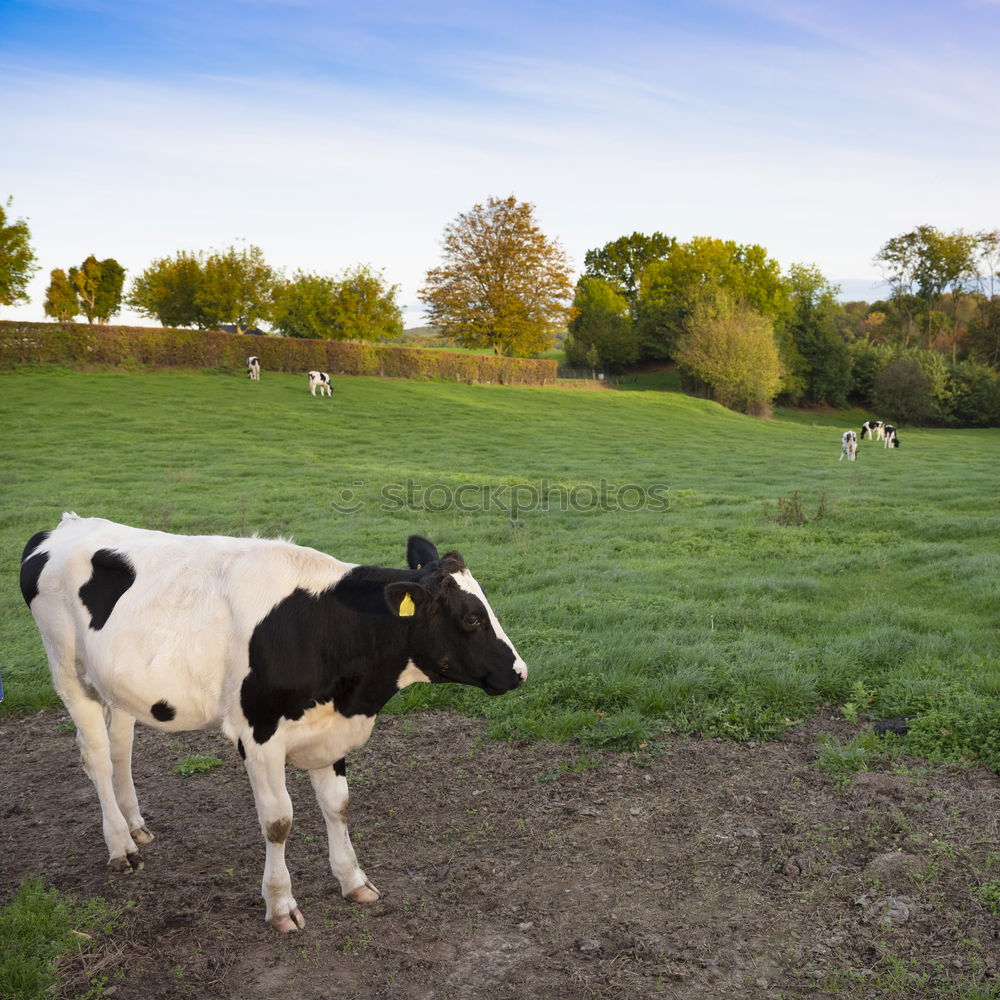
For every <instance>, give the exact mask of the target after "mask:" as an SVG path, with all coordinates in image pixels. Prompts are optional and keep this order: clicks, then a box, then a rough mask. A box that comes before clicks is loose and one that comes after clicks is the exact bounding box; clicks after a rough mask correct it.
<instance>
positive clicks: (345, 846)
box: [309, 759, 381, 903]
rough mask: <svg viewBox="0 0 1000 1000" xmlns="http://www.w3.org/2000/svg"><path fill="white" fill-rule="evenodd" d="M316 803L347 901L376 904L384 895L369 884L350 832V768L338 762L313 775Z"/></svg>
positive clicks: (331, 860)
mask: <svg viewBox="0 0 1000 1000" xmlns="http://www.w3.org/2000/svg"><path fill="white" fill-rule="evenodd" d="M309 777H310V779H311V780H312V786H313V789H314V790H315V792H316V800H317V801H318V802H319V807H320V809H322V811H323V818H324V819H325V820H326V837H327V841H328V842H329V845H330V869H331V870H332V871H333V874H334V875H335V876H336V878H337V881H338V882H340V891H341V892H342V893H343V895H344V898H345V899H349V900H351V901H352V902H354V903H374V902H375V900H377V899H378V898H379V896H380V895H381V893H380V892H379V891H378V889H376V888H375V886H373V885H372V884H371V882H369V881H368V877H367V876H366V875H365V873H364V872H363V871H362V870H361V868H360V867H359V866H358V858H357V855H356V854H355V853H354V847H353V845H352V844H351V836H350V834H349V833H348V830H347V813H348V806H349V802H350V796H349V794H348V791H347V769H346V766H345V764H344V761H343V760H342V759H341V760H338V761H337V763H336V764H334V765H333V767H321V768H318V769H317V770H315V771H310V772H309Z"/></svg>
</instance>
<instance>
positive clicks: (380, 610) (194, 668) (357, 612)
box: [21, 514, 528, 932]
mask: <svg viewBox="0 0 1000 1000" xmlns="http://www.w3.org/2000/svg"><path fill="white" fill-rule="evenodd" d="M407 563H408V566H409V568H408V569H385V568H382V567H379V566H360V565H357V564H354V563H346V562H341V561H340V560H339V559H335V558H333V557H332V556H328V555H326V554H324V553H322V552H319V551H317V550H316V549H311V548H305V547H302V546H299V545H294V544H292V543H291V542H288V541H285V540H282V539H264V538H226V537H221V536H200V537H197V536H187V535H171V534H167V533H165V532H162V531H147V530H143V529H140V528H129V527H126V526H124V525H121V524H115V523H114V522H112V521H106V520H104V519H103V518H97V517H92V518H81V517H78V516H77V515H76V514H64V515H63V517H62V521H61V522H60V523H59V525H58V526H57V527H56V528H55V529H54V530H52V531H41V532H39V533H38V534H36V535H35V536H34V537H33V538H31V540H30V541H29V542H28V544H27V546H26V547H25V549H24V555H23V557H22V561H21V593H22V594H23V596H24V599H25V602H26V603H27V605H28V607H29V608H30V609H31V613H32V615H33V616H34V618H35V622H36V623H37V625H38V629H39V631H40V632H41V635H42V642H43V644H44V646H45V652H46V654H47V655H48V660H49V668H50V670H51V672H52V681H53V684H54V685H55V689H56V691H57V692H58V694H59V697H60V698H62V700H63V702H64V704H65V705H66V708H67V709H68V710H69V713H70V715H71V716H72V718H73V721H74V723H75V724H76V730H77V741H78V742H79V745H80V751H81V756H82V758H83V766H84V768H85V770H86V772H87V774H88V775H89V776H90V779H91V781H93V783H94V786H95V788H96V790H97V795H98V798H99V799H100V804H101V812H102V815H103V830H104V839H105V842H106V844H107V847H108V853H109V855H110V861H109V864H110V866H111V868H113V869H115V870H118V871H129V870H131V869H135V868H138V867H140V861H139V847H138V845H139V844H145V843H148V842H149V841H151V840H152V839H153V835H152V834H151V833H150V832H149V830H148V829H147V827H146V822H145V820H144V819H143V817H142V814H141V812H140V810H139V803H138V800H137V798H136V793H135V788H134V786H133V784H132V773H131V754H132V737H133V730H134V727H135V720H136V719H139V720H140V721H142V722H144V723H146V724H147V725H150V726H154V727H156V728H158V729H163V730H168V731H179V730H193V729H219V730H221V731H222V732H223V733H224V734H225V735H226V736H227V737H228V738H229V739H230V740H232V742H233V743H234V744H235V745H236V748H237V750H238V751H239V754H240V756H241V757H242V758H243V760H244V763H245V765H246V769H247V774H248V776H249V778H250V784H251V787H252V788H253V795H254V800H255V802H256V806H257V815H258V819H259V821H260V828H261V832H262V833H263V835H264V839H265V846H266V861H265V865H264V880H263V886H262V893H263V896H264V901H265V903H266V906H267V909H266V918H265V919H266V920H267V921H268V923H270V924H271V926H272V927H274V928H275V929H277V930H279V931H282V932H284V931H293V930H296V929H297V928H300V927H303V926H304V923H305V922H304V919H303V916H302V913H301V911H300V910H299V907H298V904H297V903H296V902H295V899H294V897H293V896H292V885H291V879H290V876H289V873H288V868H287V867H286V865H285V842H286V841H287V840H288V835H289V832H290V830H291V827H292V800H291V798H290V797H289V795H288V791H287V789H286V786H285V762H286V761H289V762H291V763H292V764H294V765H295V766H296V767H300V768H303V769H304V770H306V771H308V772H309V777H310V779H311V781H312V786H313V789H314V790H315V793H316V797H317V799H318V801H319V805H320V809H321V810H322V812H323V817H324V819H325V821H326V828H327V836H328V839H329V857H330V866H331V869H332V871H333V874H334V875H335V876H336V878H337V880H338V882H339V883H340V889H341V893H342V894H343V896H344V897H345V898H347V899H349V900H352V901H354V902H357V903H371V902H374V901H375V900H376V899H378V897H379V891H378V890H377V889H376V888H375V886H373V885H372V883H371V882H370V881H369V880H368V878H367V876H366V875H365V873H364V872H363V871H362V870H361V868H360V867H359V866H358V861H357V857H356V856H355V853H354V848H353V847H352V846H351V840H350V836H349V834H348V830H347V826H346V818H347V807H348V791H347V777H346V774H347V772H346V768H345V764H344V756H345V754H347V753H348V752H349V751H351V750H354V749H356V748H357V747H360V746H362V745H363V744H364V743H365V742H366V741H367V739H368V737H369V736H370V734H371V731H372V727H373V726H374V724H375V716H376V715H377V713H378V711H379V710H380V709H381V708H382V706H383V705H384V704H385V703H386V702H387V701H388V700H389V699H390V698H391V697H392V696H393V695H394V694H395V693H396V692H397V691H398V690H400V689H401V688H404V687H406V686H407V685H409V684H413V683H415V682H418V681H430V682H435V683H439V682H444V681H454V682H456V683H459V684H469V685H472V686H474V687H479V688H482V689H483V690H484V691H485V692H486V693H487V694H490V695H499V694H503V693H504V692H506V691H511V690H513V689H514V688H516V687H517V686H518V685H519V684H521V682H522V681H524V680H525V679H526V677H527V674H528V668H527V667H526V666H525V663H524V661H523V660H522V659H521V657H520V656H519V655H518V653H517V650H515V648H514V646H513V644H512V643H511V641H510V639H508V638H507V635H506V634H505V632H504V630H503V629H502V628H501V626H500V623H499V621H497V617H496V615H495V614H494V612H493V609H492V608H491V607H490V605H489V602H488V601H487V599H486V595H485V594H484V593H483V590H482V588H481V587H480V586H479V584H478V583H477V582H476V580H475V578H474V577H473V576H472V574H471V573H470V572H469V570H468V568H467V567H466V565H465V562H464V560H463V559H462V557H461V555H459V553H458V552H448V553H446V554H445V555H443V556H440V555H438V551H437V549H436V548H435V546H434V544H433V543H432V542H430V541H428V540H427V539H426V538H421V537H420V536H419V535H412V536H410V538H409V540H408V543H407Z"/></svg>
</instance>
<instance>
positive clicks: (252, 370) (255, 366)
mask: <svg viewBox="0 0 1000 1000" xmlns="http://www.w3.org/2000/svg"><path fill="white" fill-rule="evenodd" d="M247 375H249V376H250V378H252V379H253V380H254V381H255V382H256V381H257V380H258V379H260V358H256V357H252V358H247Z"/></svg>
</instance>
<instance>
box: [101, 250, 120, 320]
mask: <svg viewBox="0 0 1000 1000" xmlns="http://www.w3.org/2000/svg"><path fill="white" fill-rule="evenodd" d="M124 286H125V268H124V267H122V266H121V264H119V263H118V261H116V260H115V259H114V258H113V257H108V258H107V259H105V260H102V261H101V280H100V283H99V285H98V288H97V303H96V306H95V308H96V310H97V322H98V323H107V321H108V320H109V319H111V317H112V316H114V315H116V314H117V313H118V311H119V310H120V309H121V307H122V289H123V288H124Z"/></svg>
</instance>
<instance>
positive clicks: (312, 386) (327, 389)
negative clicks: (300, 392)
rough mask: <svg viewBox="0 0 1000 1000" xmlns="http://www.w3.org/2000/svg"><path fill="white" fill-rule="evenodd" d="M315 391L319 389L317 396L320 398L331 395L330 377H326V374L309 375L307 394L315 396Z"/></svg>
mask: <svg viewBox="0 0 1000 1000" xmlns="http://www.w3.org/2000/svg"><path fill="white" fill-rule="evenodd" d="M317 389H319V394H320V395H321V396H323V395H326V396H332V395H333V386H332V385H331V384H330V376H329V375H327V373H326V372H310V373H309V392H310V393H312V395H314V396H315V395H316V390H317Z"/></svg>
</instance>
